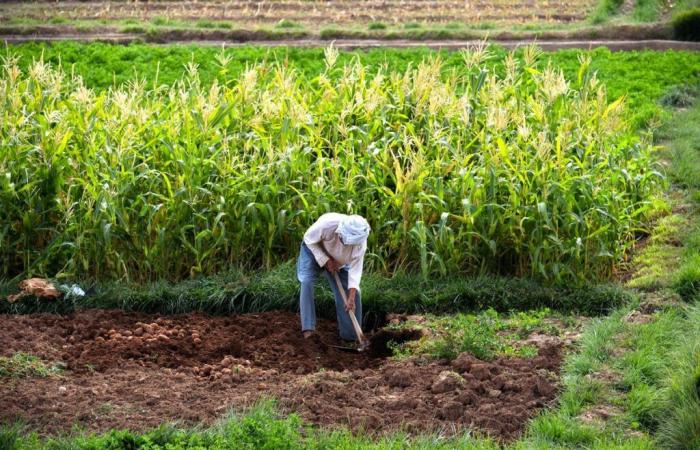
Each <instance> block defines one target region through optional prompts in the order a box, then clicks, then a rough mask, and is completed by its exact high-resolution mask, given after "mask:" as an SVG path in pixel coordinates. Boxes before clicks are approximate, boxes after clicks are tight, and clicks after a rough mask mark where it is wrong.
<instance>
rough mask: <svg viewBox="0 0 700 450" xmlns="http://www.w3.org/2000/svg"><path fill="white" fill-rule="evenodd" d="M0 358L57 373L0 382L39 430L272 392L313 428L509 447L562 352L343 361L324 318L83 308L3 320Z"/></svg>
mask: <svg viewBox="0 0 700 450" xmlns="http://www.w3.org/2000/svg"><path fill="white" fill-rule="evenodd" d="M0 323H2V324H3V326H2V327H0V355H3V356H10V355H13V354H15V353H16V352H25V353H30V354H33V355H37V356H39V357H40V358H41V359H42V360H43V361H44V362H45V363H46V364H47V365H51V364H55V363H56V362H62V364H64V365H65V366H66V369H65V370H64V371H63V372H61V374H59V375H55V376H49V377H39V376H32V377H28V378H7V377H5V378H3V379H2V380H1V382H0V420H10V421H15V420H17V419H19V420H22V421H24V422H25V423H28V424H29V425H30V426H32V427H34V428H36V429H37V430H40V432H41V433H43V434H55V433H59V432H66V431H69V430H70V429H71V427H72V426H73V425H74V424H78V425H80V426H81V427H82V428H85V429H87V430H90V431H105V430H109V429H112V428H125V427H127V428H131V429H136V430H139V429H145V428H149V427H153V426H157V425H158V424H160V423H163V422H164V421H171V420H180V421H182V422H184V423H185V424H195V423H211V422H212V421H213V420H215V419H216V418H218V417H220V416H221V415H222V414H223V413H224V412H225V411H226V410H228V409H230V408H234V409H241V408H244V407H245V406H247V405H250V404H252V403H253V402H255V401H256V400H258V399H260V398H261V397H275V398H277V399H279V404H280V406H281V407H282V408H283V409H284V410H285V411H294V412H297V413H299V414H300V415H301V416H302V417H303V418H304V419H306V420H308V421H310V422H311V423H314V424H317V425H330V426H337V425H340V426H347V427H350V428H353V429H358V428H363V429H365V430H368V431H373V432H390V431H394V430H397V429H399V428H402V429H404V430H408V431H434V430H439V431H443V432H448V433H453V432H456V431H459V430H463V429H465V428H476V429H479V430H482V431H485V432H488V433H490V434H493V435H494V436H498V437H500V438H505V439H508V438H512V437H515V436H517V434H518V433H519V432H520V430H521V429H522V427H523V425H524V424H525V422H526V421H527V419H528V418H529V417H531V416H532V415H533V414H535V413H536V412H537V411H538V410H539V409H540V408H542V407H543V406H545V405H547V404H550V403H551V402H552V400H553V399H554V396H555V390H556V380H557V376H558V371H559V365H560V363H561V355H560V353H561V352H560V345H559V344H552V343H551V342H549V343H545V344H543V345H542V347H541V348H540V349H539V355H538V356H537V357H535V358H532V359H519V358H501V359H497V360H495V361H491V362H483V361H479V360H477V359H475V358H473V357H471V356H470V355H467V354H463V355H461V356H460V357H459V358H458V359H457V360H455V361H453V362H451V363H450V362H448V361H435V360H429V359H425V358H413V359H409V360H404V361H394V360H390V359H385V358H381V357H373V356H372V355H369V354H362V355H356V354H350V353H344V352H341V351H339V350H337V349H335V348H333V347H329V346H328V344H336V343H338V341H337V338H336V329H335V324H334V323H333V322H327V321H322V322H321V323H320V324H319V335H318V338H317V339H315V340H311V341H308V340H304V339H303V338H301V337H300V333H299V330H298V316H296V315H294V314H290V313H286V312H273V313H264V314H250V315H240V316H232V317H209V316H204V315H199V314H188V315H178V316H156V315H145V314H136V313H125V312H121V311H105V310H88V311H81V312H77V313H74V314H71V315H68V316H57V315H47V314H38V315H32V316H11V315H4V316H2V315H0Z"/></svg>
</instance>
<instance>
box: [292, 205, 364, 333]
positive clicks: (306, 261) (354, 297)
mask: <svg viewBox="0 0 700 450" xmlns="http://www.w3.org/2000/svg"><path fill="white" fill-rule="evenodd" d="M369 231H370V227H369V224H368V223H367V221H366V220H365V219H364V218H363V217H361V216H347V215H345V214H338V213H327V214H324V215H322V216H321V217H320V218H319V219H318V220H317V221H316V223H314V224H313V225H311V227H310V228H309V229H308V230H307V231H306V233H305V234H304V240H303V242H302V243H301V250H300V253H299V259H298V260H297V278H298V279H299V281H300V282H301V296H300V299H299V306H300V310H301V331H302V333H303V334H304V337H305V338H308V337H309V336H311V335H312V334H313V332H314V330H315V329H316V307H315V306H314V281H316V279H317V278H318V274H319V273H321V272H323V275H324V276H325V277H326V279H327V280H328V282H329V283H330V285H331V289H332V290H333V294H334V295H335V312H336V317H337V318H338V328H339V330H340V337H341V338H342V339H344V340H346V341H354V340H355V339H357V336H356V335H355V330H354V329H353V327H352V322H351V321H350V317H349V316H348V314H347V313H351V314H352V313H354V314H355V317H357V321H358V322H359V323H362V301H361V300H360V290H359V289H360V278H361V277H362V263H363V261H364V258H365V251H366V250H367V236H368V235H369ZM324 269H325V270H324ZM335 272H339V273H340V280H341V282H342V284H343V289H345V292H347V293H348V294H347V298H348V302H347V303H346V304H343V303H344V302H343V298H342V297H341V295H340V291H338V287H337V286H336V283H335V278H334V276H333V273H335Z"/></svg>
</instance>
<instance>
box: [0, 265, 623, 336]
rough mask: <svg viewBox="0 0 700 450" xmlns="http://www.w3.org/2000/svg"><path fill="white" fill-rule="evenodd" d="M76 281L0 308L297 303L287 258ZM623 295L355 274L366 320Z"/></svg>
mask: <svg viewBox="0 0 700 450" xmlns="http://www.w3.org/2000/svg"><path fill="white" fill-rule="evenodd" d="M79 284H81V285H82V286H83V287H84V288H85V290H86V291H87V292H88V295H87V296H85V297H71V298H69V299H63V300H62V301H60V302H46V301H41V300H37V299H34V298H25V299H23V300H21V301H19V302H17V303H13V304H10V303H8V302H4V301H3V302H0V313H9V314H27V313H34V312H49V313H69V312H71V311H74V310H76V309H84V308H105V309H110V308H118V309H123V310H129V311H142V312H148V313H163V314H178V313H187V312H191V311H202V312H207V313H210V314H235V313H249V312H262V311H272V310H288V311H296V310H297V309H298V303H299V283H298V282H297V281H296V277H295V273H294V267H293V264H291V263H289V264H283V265H280V266H277V267H275V268H274V269H273V270H270V271H261V272H253V273H244V272H237V271H227V272H221V273H219V274H217V275H214V276H210V277H198V278H196V279H192V280H187V281H183V282H179V283H169V282H166V281H157V282H153V283H147V284H145V285H142V284H133V283H124V282H121V281H117V282H102V283H100V284H99V285H92V284H91V283H89V282H86V283H79ZM16 290H17V288H16V284H15V283H0V298H4V297H6V296H7V295H9V294H11V293H15V292H16ZM316 299H317V301H316V308H317V312H318V314H319V316H321V317H326V318H330V319H332V318H335V306H334V300H333V297H332V293H331V291H330V289H328V286H327V285H325V280H324V281H319V288H317V292H316ZM629 301H630V295H629V293H627V292H625V291H624V290H622V289H620V287H619V286H616V285H585V286H579V287H576V288H573V287H544V286H542V285H539V284H538V283H536V282H533V281H532V280H527V279H518V278H503V277H478V278H451V279H436V280H429V281H427V282H424V281H422V280H421V279H420V277H418V276H409V275H399V276H396V277H393V278H384V277H382V276H379V275H377V274H365V275H364V277H363V281H362V302H363V305H364V310H365V312H366V315H365V325H366V326H369V327H372V326H374V325H375V324H378V323H381V321H382V320H383V318H384V315H385V314H386V313H389V312H394V313H410V314H413V313H417V314H425V313H435V314H449V313H454V312H469V311H480V310H483V309H487V308H493V309H496V310H497V311H501V312H508V311H511V310H514V309H540V308H545V307H546V308H551V309H552V310H556V311H562V312H567V313H568V312H576V313H584V314H589V315H599V314H602V313H605V312H606V311H609V310H610V309H612V308H615V307H617V306H619V305H621V304H624V303H627V302H629ZM516 317H517V316H516ZM518 320H519V319H516V322H517V321H518ZM543 328H545V327H543Z"/></svg>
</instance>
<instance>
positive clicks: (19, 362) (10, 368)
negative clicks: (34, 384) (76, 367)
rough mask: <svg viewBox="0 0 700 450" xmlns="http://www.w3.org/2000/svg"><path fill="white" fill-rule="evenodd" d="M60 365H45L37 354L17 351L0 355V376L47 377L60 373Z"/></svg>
mask: <svg viewBox="0 0 700 450" xmlns="http://www.w3.org/2000/svg"><path fill="white" fill-rule="evenodd" d="M61 370H62V368H61V365H53V366H47V365H46V364H45V363H44V362H43V361H42V360H41V359H39V358H38V357H37V356H34V355H31V354H29V353H24V352H17V353H14V354H13V355H12V356H0V378H1V377H9V378H26V377H33V376H38V377H48V376H50V375H54V374H57V373H60V372H61Z"/></svg>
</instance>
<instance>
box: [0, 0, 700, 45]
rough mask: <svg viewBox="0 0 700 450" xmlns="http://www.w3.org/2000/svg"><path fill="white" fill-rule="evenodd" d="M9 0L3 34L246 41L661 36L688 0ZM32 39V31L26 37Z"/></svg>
mask: <svg viewBox="0 0 700 450" xmlns="http://www.w3.org/2000/svg"><path fill="white" fill-rule="evenodd" d="M46 4H47V3H44V2H8V3H3V4H1V5H0V23H1V24H2V25H1V26H0V34H2V35H4V36H6V37H8V38H13V37H14V38H22V39H32V38H30V37H29V36H32V35H36V36H40V37H41V38H42V39H54V38H67V39H71V38H80V37H83V38H86V39H115V40H132V41H133V40H135V39H142V40H147V41H149V42H170V41H205V40H210V41H211V40H214V41H234V42H239V41H255V40H282V41H287V40H292V41H294V40H300V39H301V40H303V39H325V40H330V39H360V40H361V39H368V38H377V39H389V40H392V39H408V40H414V41H421V40H444V39H478V38H484V37H487V36H488V37H490V38H493V39H498V40H508V39H533V38H538V39H545V40H562V39H585V40H595V39H612V40H618V39H634V40H636V39H670V38H672V37H673V36H674V34H673V29H672V27H671V26H670V25H669V22H668V21H669V20H670V19H671V18H672V17H674V16H675V15H677V14H678V13H679V12H682V11H685V10H687V9H689V8H691V7H693V6H697V4H696V3H694V0H692V1H691V0H689V1H682V2H675V3H671V2H659V1H656V0H654V1H649V0H637V1H630V2H622V1H611V0H598V1H596V0H576V1H571V2H556V1H541V0H537V1H516V0H500V1H497V2H484V1H476V2H461V1H451V0H438V1H426V0H409V1H398V0H390V1H374V0H368V1H362V2H359V3H358V2H352V1H344V0H333V1H328V2H321V1H272V2H267V1H266V2H259V1H231V2H213V1H212V2H208V1H205V2H192V1H181V2H177V1H169V2H135V3H125V2H102V1H94V2H59V3H54V4H52V7H50V8H47V7H46ZM35 38H36V37H35Z"/></svg>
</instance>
